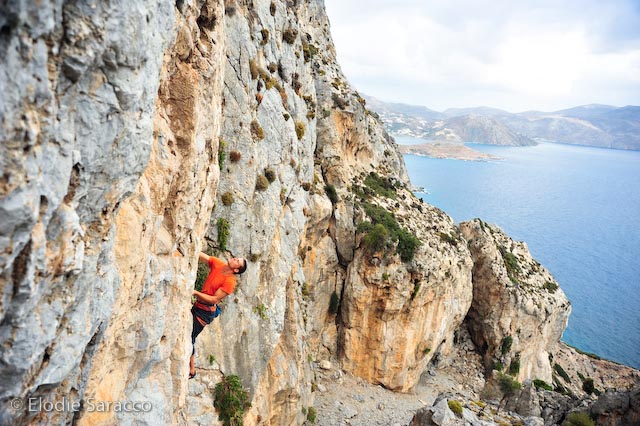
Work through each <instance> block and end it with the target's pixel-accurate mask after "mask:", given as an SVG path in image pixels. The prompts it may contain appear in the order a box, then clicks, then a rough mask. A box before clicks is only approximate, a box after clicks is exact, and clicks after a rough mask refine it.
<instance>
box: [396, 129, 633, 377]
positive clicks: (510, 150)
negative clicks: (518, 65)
mask: <svg viewBox="0 0 640 426" xmlns="http://www.w3.org/2000/svg"><path fill="white" fill-rule="evenodd" d="M396 140H397V141H398V142H399V143H411V142H415V140H411V139H409V138H396ZM469 146H470V147H471V148H473V149H476V150H478V151H482V152H486V153H489V154H493V155H496V156H499V157H502V158H503V159H504V160H501V161H490V162H467V161H457V160H442V159H432V158H425V157H417V156H413V155H405V157H404V159H405V162H406V164H407V169H408V172H409V176H410V178H411V182H412V183H413V184H414V185H417V186H421V187H424V188H425V190H426V191H427V192H428V194H421V193H418V194H417V195H418V196H419V197H421V198H424V200H425V201H426V202H428V203H430V204H432V205H435V206H437V207H439V208H441V209H442V210H444V211H445V212H447V213H448V214H449V215H450V216H452V217H453V218H454V220H455V221H456V222H460V221H465V220H469V219H472V218H475V217H480V218H482V219H483V220H484V221H486V222H489V223H493V224H496V225H498V226H499V227H500V228H502V229H503V230H504V231H505V232H507V234H509V235H510V236H511V237H512V238H514V239H516V240H522V241H526V242H527V244H528V246H529V249H530V251H531V253H532V254H533V256H534V257H535V258H536V259H537V260H538V261H540V263H542V264H543V265H544V266H545V267H546V268H547V269H549V270H550V271H551V273H552V274H553V275H554V277H555V278H556V279H557V280H558V282H559V283H560V286H561V287H562V289H563V290H564V292H565V294H566V295H567V297H568V298H569V300H570V301H571V303H572V305H573V310H572V313H571V317H570V318H569V325H568V327H567V329H566V331H565V333H564V335H563V338H562V340H564V341H565V342H567V343H569V344H570V345H573V346H576V347H578V348H580V349H582V350H584V351H587V352H593V353H596V354H598V355H600V356H602V357H604V358H607V359H611V360H614V361H618V362H620V363H623V364H627V365H630V366H633V367H635V368H640V152H632V151H618V150H609V149H599V148H588V147H580V146H569V145H555V144H541V145H538V146H534V147H496V146H489V145H475V144H474V145H469Z"/></svg>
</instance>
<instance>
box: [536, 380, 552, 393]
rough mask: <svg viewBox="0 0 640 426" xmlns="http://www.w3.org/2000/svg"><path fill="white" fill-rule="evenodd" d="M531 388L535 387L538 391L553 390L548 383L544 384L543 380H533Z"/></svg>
mask: <svg viewBox="0 0 640 426" xmlns="http://www.w3.org/2000/svg"><path fill="white" fill-rule="evenodd" d="M533 386H535V387H536V388H538V389H544V390H548V391H552V390H553V386H551V385H550V384H549V383H547V382H545V381H544V380H540V379H534V381H533Z"/></svg>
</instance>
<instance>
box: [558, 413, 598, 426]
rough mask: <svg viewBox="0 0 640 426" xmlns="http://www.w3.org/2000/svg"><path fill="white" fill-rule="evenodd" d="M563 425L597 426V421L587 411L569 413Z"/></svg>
mask: <svg viewBox="0 0 640 426" xmlns="http://www.w3.org/2000/svg"><path fill="white" fill-rule="evenodd" d="M562 426H595V422H594V421H593V419H592V418H591V417H589V415H588V414H587V413H569V415H568V416H567V419H566V420H565V421H564V422H562Z"/></svg>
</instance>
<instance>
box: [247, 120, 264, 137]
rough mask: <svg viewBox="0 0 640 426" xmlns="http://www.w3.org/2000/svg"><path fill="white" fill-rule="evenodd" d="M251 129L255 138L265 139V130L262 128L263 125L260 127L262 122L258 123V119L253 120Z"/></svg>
mask: <svg viewBox="0 0 640 426" xmlns="http://www.w3.org/2000/svg"><path fill="white" fill-rule="evenodd" d="M250 129H251V136H253V139H255V140H258V141H259V140H262V139H264V130H262V127H260V123H258V122H257V121H256V120H253V121H252V122H251V125H250Z"/></svg>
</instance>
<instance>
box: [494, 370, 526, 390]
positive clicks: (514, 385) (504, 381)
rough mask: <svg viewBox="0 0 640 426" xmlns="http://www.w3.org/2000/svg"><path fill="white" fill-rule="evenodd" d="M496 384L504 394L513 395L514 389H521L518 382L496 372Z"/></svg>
mask: <svg viewBox="0 0 640 426" xmlns="http://www.w3.org/2000/svg"><path fill="white" fill-rule="evenodd" d="M498 385H499V386H500V390H501V391H502V393H503V394H504V395H505V396H508V395H513V393H514V392H515V391H517V390H520V389H522V385H521V384H520V382H518V381H517V380H516V379H514V378H513V377H511V376H509V375H508V374H503V373H498Z"/></svg>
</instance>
